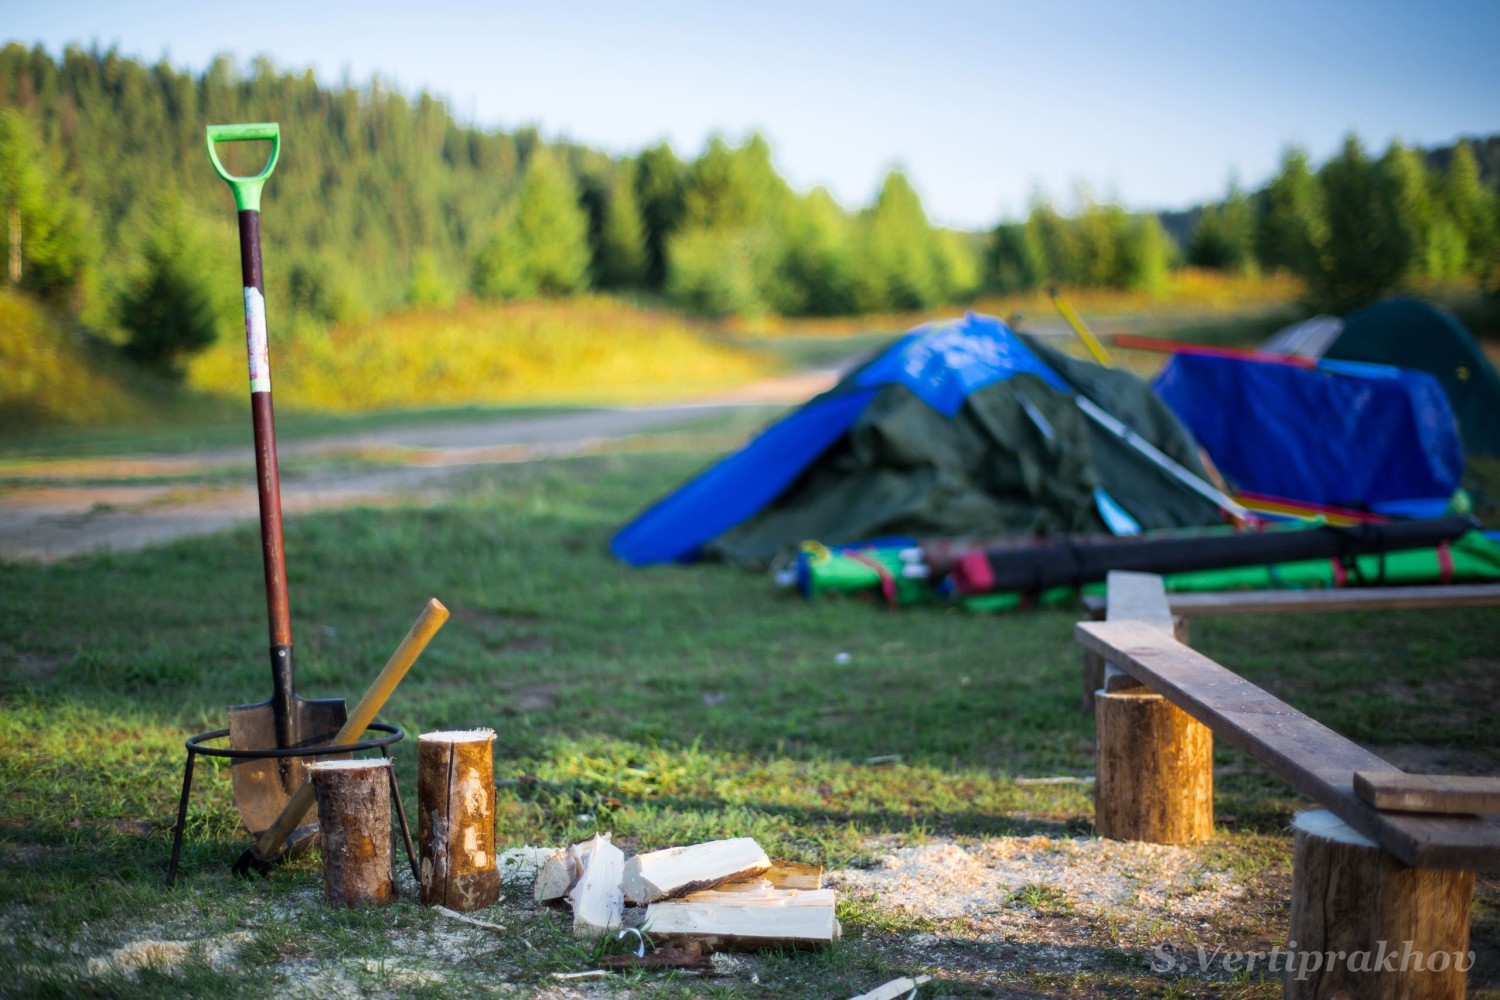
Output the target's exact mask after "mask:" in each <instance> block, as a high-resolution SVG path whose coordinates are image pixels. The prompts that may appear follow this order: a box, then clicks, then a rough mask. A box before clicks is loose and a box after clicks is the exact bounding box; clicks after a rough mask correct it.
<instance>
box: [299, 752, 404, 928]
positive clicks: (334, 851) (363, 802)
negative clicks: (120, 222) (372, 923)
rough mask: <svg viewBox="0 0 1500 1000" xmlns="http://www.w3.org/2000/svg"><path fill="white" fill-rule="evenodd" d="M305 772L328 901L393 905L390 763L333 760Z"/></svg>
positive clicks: (324, 888) (330, 903)
mask: <svg viewBox="0 0 1500 1000" xmlns="http://www.w3.org/2000/svg"><path fill="white" fill-rule="evenodd" d="M307 771H308V774H309V775H310V777H311V778H312V785H313V792H314V794H315V795H316V796H317V800H318V826H319V828H320V830H321V840H322V851H323V898H324V900H326V901H327V903H328V905H329V906H346V907H367V906H384V905H385V904H387V903H391V902H394V901H395V899H396V879H395V876H394V873H393V867H392V865H393V860H392V849H391V785H390V780H391V779H390V773H391V762H390V761H389V760H386V759H384V758H381V759H377V760H331V761H323V762H321V763H316V764H309V765H308V766H307Z"/></svg>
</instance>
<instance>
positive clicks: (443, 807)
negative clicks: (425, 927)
mask: <svg viewBox="0 0 1500 1000" xmlns="http://www.w3.org/2000/svg"><path fill="white" fill-rule="evenodd" d="M494 740H495V731H494V730H493V729H468V730H458V731H452V732H440V733H424V734H423V735H422V736H419V737H418V738H417V812H418V821H417V839H418V841H419V842H420V843H419V847H418V856H419V857H420V859H421V866H420V870H421V893H422V905H423V906H446V907H447V908H448V909H450V910H458V911H459V912H464V911H467V910H477V909H479V908H480V907H482V906H489V905H490V904H491V903H494V902H497V901H498V900H499V899H500V869H499V867H498V865H497V863H496V862H497V858H496V855H495V756H494V750H493V748H492V744H493V743H494Z"/></svg>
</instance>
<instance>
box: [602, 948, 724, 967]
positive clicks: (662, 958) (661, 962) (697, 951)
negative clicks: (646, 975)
mask: <svg viewBox="0 0 1500 1000" xmlns="http://www.w3.org/2000/svg"><path fill="white" fill-rule="evenodd" d="M598 964H599V965H602V966H603V967H604V968H606V969H703V970H707V969H711V968H713V966H712V964H711V963H710V962H709V959H708V956H707V955H705V954H704V953H703V944H702V942H699V941H682V942H680V943H677V944H666V945H663V946H662V947H660V948H658V949H656V950H655V951H653V952H651V953H650V954H647V955H605V956H604V957H603V958H601V959H599V963H598Z"/></svg>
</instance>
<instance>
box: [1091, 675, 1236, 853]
mask: <svg viewBox="0 0 1500 1000" xmlns="http://www.w3.org/2000/svg"><path fill="white" fill-rule="evenodd" d="M1094 718H1095V720H1096V728H1097V730H1098V733H1097V749H1096V751H1095V756H1094V828H1095V829H1096V830H1097V831H1098V833H1099V836H1101V837H1109V838H1111V839H1113V840H1144V841H1149V842H1151V843H1153V844H1199V843H1203V842H1204V841H1206V840H1209V839H1211V838H1212V837H1213V833H1214V771H1213V763H1214V737H1213V732H1212V731H1211V730H1210V729H1209V728H1208V727H1207V726H1205V725H1203V724H1202V723H1200V722H1198V721H1197V720H1196V719H1194V718H1192V716H1190V715H1188V714H1187V713H1186V712H1184V711H1182V710H1181V709H1180V708H1178V707H1177V706H1176V705H1173V704H1172V703H1171V702H1170V701H1168V700H1167V699H1166V698H1163V697H1162V696H1161V695H1159V694H1155V693H1153V692H1151V691H1149V690H1147V689H1146V688H1144V687H1141V688H1131V689H1128V690H1125V691H1115V692H1106V691H1100V692H1098V693H1097V694H1096V695H1095V699H1094Z"/></svg>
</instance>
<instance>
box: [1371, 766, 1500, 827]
mask: <svg viewBox="0 0 1500 1000" xmlns="http://www.w3.org/2000/svg"><path fill="white" fill-rule="evenodd" d="M1354 794H1356V795H1358V796H1359V797H1360V798H1362V799H1364V800H1365V801H1366V802H1368V803H1370V805H1372V806H1374V807H1375V808H1376V809H1394V810H1397V811H1399V812H1418V813H1444V814H1448V815H1464V814H1470V815H1481V816H1489V815H1496V814H1500V777H1493V776H1488V775H1485V776H1478V775H1464V774H1388V773H1380V772H1372V771H1355V772H1354Z"/></svg>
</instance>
